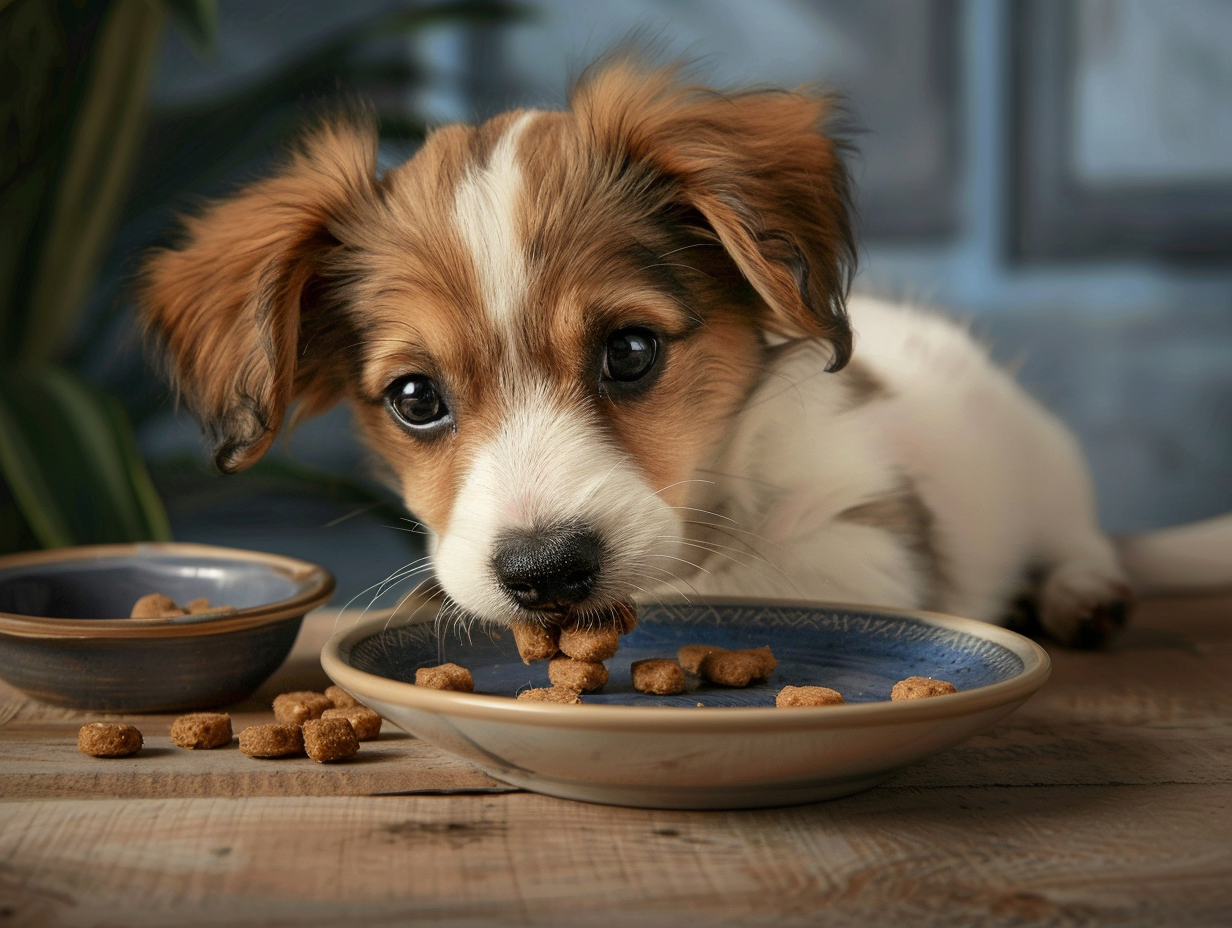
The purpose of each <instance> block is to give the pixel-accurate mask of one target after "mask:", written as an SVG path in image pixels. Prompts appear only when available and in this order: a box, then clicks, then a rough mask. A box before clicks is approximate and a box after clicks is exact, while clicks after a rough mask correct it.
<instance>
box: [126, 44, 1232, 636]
mask: <svg viewBox="0 0 1232 928" xmlns="http://www.w3.org/2000/svg"><path fill="white" fill-rule="evenodd" d="M828 102H829V101H828V100H827V99H826V98H824V97H818V96H811V95H808V94H788V93H776V92H754V93H746V94H735V95H730V96H723V95H719V94H715V93H713V92H711V91H708V90H704V89H699V88H689V87H684V86H682V85H680V84H679V83H678V81H677V76H676V73H675V72H674V71H672V70H670V69H668V70H661V71H653V70H646V69H644V68H641V67H639V66H637V65H636V64H630V63H628V62H616V63H615V64H612V65H609V66H608V67H606V68H605V69H602V70H599V71H598V72H596V73H595V74H593V75H591V76H590V77H588V78H587V79H585V80H584V81H583V82H582V83H581V84H580V85H579V87H578V88H577V89H576V91H575V93H574V96H573V99H572V101H571V107H570V109H569V110H567V111H564V112H552V113H542V112H535V111H520V112H517V113H511V114H505V115H503V116H500V117H497V118H495V119H492V120H490V121H489V122H487V123H485V124H483V125H482V126H478V127H467V126H451V127H447V128H445V129H442V130H440V131H438V132H436V133H434V134H433V135H432V136H431V137H429V139H428V140H427V142H426V143H425V145H424V146H423V148H422V149H421V150H420V152H419V153H418V154H417V155H416V156H415V157H414V158H413V159H412V160H411V161H409V162H407V163H406V164H404V165H401V166H399V167H397V168H394V169H392V170H390V171H388V172H387V173H386V174H385V175H384V176H383V177H378V176H377V173H376V136H375V131H374V129H373V128H372V127H371V126H369V125H366V124H363V123H360V124H356V125H352V124H347V123H338V124H332V125H327V126H325V127H323V128H321V129H319V130H318V131H317V132H316V133H315V134H313V135H311V136H310V137H309V138H308V139H307V141H306V143H305V145H304V147H303V148H302V150H300V151H299V152H298V153H297V154H296V155H295V157H294V158H293V159H292V160H291V162H290V163H289V164H288V165H287V166H286V167H285V168H284V169H283V170H282V171H281V172H280V173H278V174H276V175H275V176H273V177H271V178H269V179H267V180H265V181H261V182H258V183H256V184H254V185H252V186H251V187H249V188H247V189H246V190H244V191H241V192H240V193H238V194H237V195H236V196H234V197H233V198H231V199H230V200H225V201H221V202H219V203H216V204H214V205H212V206H211V207H209V208H208V209H206V210H205V211H204V212H203V213H202V214H201V215H199V216H197V217H195V218H192V219H190V220H188V221H187V222H186V225H185V233H186V235H185V241H184V243H183V245H182V246H181V247H180V248H179V249H178V250H168V251H163V252H160V253H157V254H155V255H154V256H152V258H151V259H150V261H149V262H148V265H147V270H146V275H145V286H144V299H143V303H144V307H143V308H144V313H145V319H146V322H147V324H148V326H149V327H150V328H151V329H152V330H153V331H154V332H156V333H157V334H158V335H159V336H161V339H162V341H163V343H164V345H165V346H166V349H167V351H168V354H169V356H170V359H171V362H172V369H173V373H174V376H175V379H176V382H177V385H178V386H179V388H180V390H181V392H182V394H183V395H184V396H185V397H186V398H187V399H188V401H189V403H190V404H191V406H192V407H193V409H194V411H196V412H197V414H198V415H199V416H200V417H201V418H202V419H203V421H204V423H205V424H206V427H207V430H208V431H209V432H210V433H211V434H212V435H213V437H214V439H215V443H216V446H215V461H216V462H217V464H218V466H219V467H220V468H221V469H223V470H225V471H228V472H230V471H234V470H240V469H242V468H244V467H246V466H248V465H250V464H251V463H252V462H253V461H255V460H256V459H257V458H259V457H260V456H261V454H262V453H264V451H265V450H266V449H267V448H268V447H269V445H270V443H271V442H272V441H273V440H274V438H275V436H276V435H277V433H278V430H279V428H280V427H281V423H282V420H283V418H284V416H285V414H286V412H287V410H288V409H289V408H290V407H291V405H292V404H293V403H295V402H298V403H299V404H300V409H301V410H302V411H305V412H307V413H311V412H315V411H319V410H321V409H324V408H326V407H328V406H329V405H331V404H332V403H334V402H338V401H347V402H349V403H350V404H351V405H352V407H353V408H354V410H355V413H356V420H357V422H358V424H359V428H360V429H361V431H362V433H363V435H364V437H365V439H366V440H367V442H368V443H369V444H370V446H371V447H372V448H373V449H374V450H375V451H376V452H377V453H378V454H379V455H380V457H381V458H382V459H383V460H384V462H385V464H386V465H387V468H388V471H389V472H390V474H391V478H392V482H393V483H394V485H396V486H397V488H398V489H399V491H400V492H401V494H402V496H403V498H404V500H405V501H406V504H407V507H408V509H410V510H411V511H412V512H413V513H415V515H416V516H417V517H418V518H419V519H421V520H422V521H423V522H424V524H425V525H426V526H427V527H428V529H429V531H430V533H431V552H432V554H433V559H434V568H435V572H436V575H437V577H438V578H439V580H440V582H441V585H442V586H443V587H444V589H445V591H446V593H448V594H449V596H450V597H451V598H452V599H453V600H454V601H455V602H456V603H457V604H459V605H460V606H461V607H462V608H463V609H465V610H466V611H468V612H470V613H472V614H474V615H476V616H478V617H480V618H482V619H485V620H487V621H492V622H508V621H512V620H515V619H519V618H526V617H527V616H528V615H535V614H536V613H541V612H544V611H553V612H559V611H562V610H567V611H569V612H571V613H574V614H582V615H585V614H586V613H588V612H600V611H603V610H606V609H608V608H611V607H612V606H613V605H614V604H616V603H618V602H620V601H622V600H623V599H625V598H627V597H628V596H630V595H643V596H649V597H653V596H654V595H656V594H658V593H661V592H663V591H673V592H675V593H679V594H683V595H691V594H692V593H694V592H695V593H698V594H707V593H710V594H719V593H722V594H746V595H769V596H776V597H806V598H822V599H831V600H847V601H859V602H868V603H875V604H882V605H892V606H902V607H911V608H922V607H928V608H936V609H942V610H946V611H952V612H957V613H960V614H965V615H971V616H975V617H978V618H981V619H986V620H990V621H996V620H998V619H1000V618H1002V617H1003V616H1004V615H1005V614H1006V610H1007V609H1008V607H1009V605H1010V602H1011V600H1013V599H1014V598H1015V596H1016V595H1017V594H1018V592H1019V591H1020V589H1021V588H1022V586H1023V584H1024V583H1025V582H1026V581H1027V580H1028V579H1031V578H1034V579H1035V580H1036V581H1037V590H1036V593H1037V596H1038V603H1039V607H1040V612H1041V616H1042V618H1043V620H1044V623H1045V625H1046V627H1048V628H1049V629H1050V630H1052V631H1053V632H1054V633H1056V634H1058V635H1060V636H1062V637H1064V638H1067V639H1074V638H1076V637H1081V636H1082V635H1083V634H1084V629H1085V630H1088V631H1089V630H1091V629H1094V630H1095V631H1096V632H1106V631H1107V630H1108V629H1109V628H1110V627H1111V625H1112V624H1114V620H1115V619H1117V618H1119V616H1120V615H1121V613H1122V612H1123V609H1124V603H1125V601H1126V599H1127V598H1128V587H1127V584H1126V580H1125V577H1124V575H1123V573H1122V571H1121V569H1120V567H1119V566H1118V564H1117V560H1116V555H1115V553H1114V552H1113V550H1112V548H1111V546H1110V545H1109V544H1108V542H1107V541H1106V540H1105V539H1104V538H1103V537H1102V536H1101V535H1100V533H1099V531H1098V529H1097V527H1096V525H1095V515H1094V506H1093V503H1092V498H1091V491H1090V487H1089V485H1088V478H1087V476H1086V471H1085V467H1084V465H1083V462H1082V459H1081V456H1080V455H1079V453H1078V451H1077V449H1076V447H1075V444H1074V442H1073V440H1072V439H1071V438H1070V437H1069V436H1068V434H1067V433H1066V432H1065V431H1064V429H1062V428H1061V427H1060V426H1059V425H1058V424H1057V423H1056V422H1055V421H1054V420H1053V419H1052V418H1051V417H1049V416H1048V415H1047V414H1046V413H1045V412H1044V411H1043V410H1041V409H1040V408H1039V407H1038V406H1036V405H1035V404H1034V403H1032V402H1031V401H1030V400H1029V399H1028V398H1027V397H1026V395H1025V394H1024V393H1023V392H1022V391H1020V390H1019V389H1018V388H1017V387H1016V386H1015V385H1014V384H1013V382H1012V381H1011V380H1010V379H1009V378H1008V377H1006V376H1005V375H1004V374H1003V373H1002V372H1000V371H998V370H997V369H996V368H995V367H993V366H992V365H991V364H990V363H989V361H988V359H987V358H986V356H985V354H984V352H983V351H982V350H981V349H980V348H979V347H978V346H977V345H975V343H974V342H972V341H971V339H969V338H968V336H967V335H966V334H965V333H964V332H963V331H962V330H961V329H960V328H958V327H956V326H954V325H952V324H951V323H949V322H947V321H945V320H944V319H942V318H940V317H938V316H930V315H927V314H924V313H920V312H916V311H913V310H910V309H905V308H901V307H894V306H891V305H888V304H884V303H879V302H876V301H872V300H867V299H854V300H852V301H850V319H849V317H848V312H847V306H846V305H845V304H846V297H847V285H848V281H849V278H850V274H851V271H852V267H853V262H854V254H855V245H854V241H853V238H852V234H851V224H850V217H849V196H848V187H847V177H846V172H845V169H844V167H843V162H842V159H841V158H840V157H839V153H838V151H837V150H836V147H835V144H834V143H833V141H832V140H831V139H830V138H828V137H827V135H826V133H825V120H826V116H827V113H828ZM853 323H854V330H855V334H854V344H855V353H854V360H852V352H853V332H852V325H853ZM849 361H850V362H851V363H848V362H849ZM1204 537H1205V536H1204ZM1139 554H1140V555H1141V560H1142V561H1143V563H1145V564H1147V566H1148V567H1149V564H1150V563H1158V562H1159V558H1158V557H1157V554H1158V552H1155V551H1154V550H1153V549H1151V548H1150V547H1149V546H1148V547H1147V548H1143V549H1140V551H1139ZM1216 573H1217V574H1218V575H1219V578H1220V579H1227V580H1232V578H1229V577H1226V576H1225V575H1226V574H1227V573H1228V571H1227V570H1226V569H1225V570H1223V571H1222V573H1221V572H1219V571H1216Z"/></svg>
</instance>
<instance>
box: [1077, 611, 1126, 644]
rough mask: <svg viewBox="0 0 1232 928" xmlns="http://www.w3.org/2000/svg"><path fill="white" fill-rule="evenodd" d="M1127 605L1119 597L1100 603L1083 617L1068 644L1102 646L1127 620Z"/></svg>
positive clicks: (1114, 635)
mask: <svg viewBox="0 0 1232 928" xmlns="http://www.w3.org/2000/svg"><path fill="white" fill-rule="evenodd" d="M1129 606H1130V604H1129V603H1128V602H1126V601H1125V600H1120V599H1118V600H1113V601H1112V602H1107V603H1100V604H1099V605H1098V606H1096V607H1095V608H1094V609H1092V610H1091V614H1090V615H1089V616H1087V617H1086V618H1085V619H1083V621H1082V623H1081V624H1080V625H1079V626H1078V630H1077V632H1076V633H1075V635H1074V640H1073V641H1072V642H1070V644H1071V645H1072V646H1073V647H1075V648H1087V649H1095V648H1102V647H1104V646H1105V645H1107V644H1108V642H1109V641H1111V640H1112V639H1113V638H1114V637H1116V634H1117V632H1119V631H1120V630H1121V629H1123V628H1124V627H1125V623H1126V622H1128V621H1129Z"/></svg>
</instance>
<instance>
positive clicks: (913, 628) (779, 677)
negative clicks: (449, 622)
mask: <svg viewBox="0 0 1232 928" xmlns="http://www.w3.org/2000/svg"><path fill="white" fill-rule="evenodd" d="M687 644H707V645H717V646H719V647H722V648H729V649H737V648H758V647H761V646H762V645H769V646H770V648H771V650H772V651H773V652H774V656H775V658H777V660H778V667H777V668H776V669H775V671H774V673H773V674H772V675H771V676H770V679H769V680H767V681H766V682H765V683H761V684H757V685H754V686H750V687H748V688H746V689H732V688H730V687H725V686H716V685H712V684H705V683H702V682H701V681H699V680H697V679H696V678H693V679H691V680H690V683H689V690H688V692H686V693H684V694H682V695H679V696H648V695H646V694H644V693H639V692H637V691H636V690H635V689H633V682H632V680H631V679H630V674H629V665H630V664H631V663H632V662H633V661H638V660H642V659H643V658H650V657H668V658H674V657H675V656H676V651H677V650H678V649H679V648H680V647H682V646H683V645H687ZM446 661H450V662H452V663H455V664H461V665H462V666H464V667H467V668H469V669H470V671H471V673H472V674H474V677H475V692H476V693H485V694H488V695H492V696H515V695H517V693H518V692H519V691H520V690H523V689H528V688H530V687H539V686H551V683H550V682H549V681H548V672H547V662H546V661H540V662H538V663H535V664H532V665H530V666H527V665H526V664H524V663H522V661H521V659H520V658H519V657H518V652H517V648H516V647H515V646H514V643H513V635H512V634H510V633H509V632H503V633H502V632H494V631H490V630H488V629H484V628H474V629H472V630H470V631H469V632H468V631H466V630H464V629H462V628H460V627H456V626H455V627H454V628H453V629H440V628H438V627H437V626H436V625H435V624H431V625H411V626H405V627H401V628H389V629H385V630H382V631H380V632H378V633H377V634H374V635H372V636H370V637H368V638H365V639H363V640H362V641H359V642H357V643H356V644H355V645H354V646H353V648H352V650H351V664H352V666H354V667H355V668H356V669H359V670H364V671H367V672H368V673H372V674H375V675H377V676H380V677H386V678H388V679H391V680H401V681H403V682H406V683H414V682H415V671H416V669H417V668H420V667H429V666H432V665H435V664H440V663H444V662H446ZM607 665H608V670H609V672H610V674H611V676H610V678H609V681H608V684H607V686H605V687H604V688H603V690H602V691H601V692H598V693H590V694H587V695H586V696H585V697H584V702H585V703H586V704H588V705H600V706H638V707H643V708H649V707H653V706H660V707H661V706H677V707H681V708H696V706H697V703H698V701H699V700H700V701H702V702H703V703H704V704H705V705H706V706H711V707H726V706H773V705H774V696H775V694H776V693H777V692H778V691H779V690H780V689H781V688H782V687H784V686H787V685H788V684H790V685H793V686H828V687H830V688H831V689H835V690H838V691H839V692H840V693H842V694H843V698H844V699H845V700H847V702H849V703H867V702H884V701H886V700H888V699H889V698H890V689H891V687H893V686H894V684H895V683H897V682H898V681H899V680H901V679H903V678H904V677H910V676H921V677H938V678H940V679H943V680H949V681H950V682H951V683H953V684H954V685H955V686H956V687H957V688H958V689H959V690H960V691H963V690H972V689H976V688H977V687H982V686H988V685H990V684H993V683H1001V682H1003V681H1005V680H1011V679H1013V678H1014V677H1016V676H1018V675H1020V674H1021V673H1022V672H1023V660H1022V658H1021V657H1019V655H1018V654H1016V653H1015V652H1014V651H1013V650H1011V649H1009V648H1007V647H1005V646H1004V645H1001V644H998V643H996V642H993V641H989V640H988V639H986V638H982V637H977V636H976V635H973V634H970V633H968V632H963V631H956V630H954V629H951V628H945V627H942V626H938V625H935V624H933V623H931V622H929V621H927V620H926V619H923V618H916V617H912V616H909V615H901V614H894V613H885V612H869V611H867V610H859V611H857V610H851V609H827V608H821V607H814V606H792V605H756V606H750V605H740V604H719V603H715V604H711V605H705V606H647V607H644V608H643V609H642V610H641V612H640V614H639V617H638V627H637V628H636V629H635V630H634V631H633V632H632V634H630V635H627V636H625V637H624V638H622V639H621V646H620V652H619V654H617V656H616V657H614V658H612V659H611V660H610V661H608V662H607Z"/></svg>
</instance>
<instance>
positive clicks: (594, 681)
mask: <svg viewBox="0 0 1232 928" xmlns="http://www.w3.org/2000/svg"><path fill="white" fill-rule="evenodd" d="M607 677H608V673H607V668H606V667H604V666H603V664H601V663H600V662H599V661H575V660H573V659H572V658H569V657H554V658H552V659H551V660H550V661H548V679H549V680H551V681H552V685H553V686H558V687H561V688H562V689H567V690H573V691H574V692H577V693H593V692H594V691H595V690H597V689H602V688H603V687H604V686H605V685H606V684H607Z"/></svg>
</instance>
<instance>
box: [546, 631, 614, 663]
mask: <svg viewBox="0 0 1232 928" xmlns="http://www.w3.org/2000/svg"><path fill="white" fill-rule="evenodd" d="M619 649H620V630H619V629H618V628H617V627H616V626H615V625H584V624H581V623H578V622H574V623H570V624H568V625H566V626H565V627H564V628H562V629H561V630H560V650H561V653H563V654H566V655H568V656H569V657H572V658H574V659H575V660H579V661H605V660H607V659H608V658H609V657H612V656H613V655H614V654H615V653H616V652H617V651H618V650H619Z"/></svg>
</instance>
